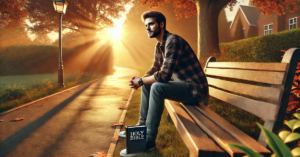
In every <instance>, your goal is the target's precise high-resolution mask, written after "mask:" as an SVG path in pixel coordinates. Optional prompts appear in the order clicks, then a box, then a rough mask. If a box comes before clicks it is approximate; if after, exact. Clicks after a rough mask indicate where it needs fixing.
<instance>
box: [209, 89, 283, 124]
mask: <svg viewBox="0 0 300 157" xmlns="http://www.w3.org/2000/svg"><path fill="white" fill-rule="evenodd" d="M209 95H210V96H213V97H215V98H217V99H219V100H222V101H224V102H227V103H229V104H231V105H234V106H236V107H239V108H242V109H243V110H245V111H247V112H250V113H252V114H254V115H256V116H258V117H260V118H262V119H264V120H276V118H277V113H278V110H279V105H276V104H272V103H268V102H263V101H257V100H253V99H249V98H245V97H242V96H238V95H235V94H231V93H227V92H224V91H222V90H219V89H216V88H214V87H209Z"/></svg>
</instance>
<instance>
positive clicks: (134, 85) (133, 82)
mask: <svg viewBox="0 0 300 157" xmlns="http://www.w3.org/2000/svg"><path fill="white" fill-rule="evenodd" d="M139 79H140V78H139V77H136V76H135V77H132V79H131V80H130V81H129V86H130V87H131V88H134V89H138V88H139V87H141V86H140V84H139Z"/></svg>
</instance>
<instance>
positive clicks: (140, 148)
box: [125, 126, 147, 154]
mask: <svg viewBox="0 0 300 157" xmlns="http://www.w3.org/2000/svg"><path fill="white" fill-rule="evenodd" d="M125 129H126V146H127V154H133V153H140V152H145V151H146V133H147V127H146V126H126V127H125Z"/></svg>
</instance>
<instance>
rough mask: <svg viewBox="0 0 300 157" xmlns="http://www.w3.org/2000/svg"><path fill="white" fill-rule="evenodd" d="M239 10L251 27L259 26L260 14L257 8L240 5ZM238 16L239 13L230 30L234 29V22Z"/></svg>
mask: <svg viewBox="0 0 300 157" xmlns="http://www.w3.org/2000/svg"><path fill="white" fill-rule="evenodd" d="M239 9H240V10H241V12H242V13H243V15H244V17H245V19H246V20H247V22H248V24H249V25H250V26H256V25H257V20H258V17H259V14H260V12H259V11H258V10H257V8H256V7H253V6H247V5H240V7H239ZM237 14H238V12H237V13H236V14H235V17H234V20H233V21H232V22H231V25H230V28H231V27H232V24H233V22H234V21H235V20H236V16H237Z"/></svg>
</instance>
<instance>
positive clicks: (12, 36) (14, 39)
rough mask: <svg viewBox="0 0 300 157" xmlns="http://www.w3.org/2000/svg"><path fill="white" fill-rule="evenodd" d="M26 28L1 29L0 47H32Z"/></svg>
mask: <svg viewBox="0 0 300 157" xmlns="http://www.w3.org/2000/svg"><path fill="white" fill-rule="evenodd" d="M31 44H32V41H31V39H30V38H29V37H28V32H27V30H26V27H25V26H14V27H10V28H8V27H5V28H3V29H0V46H13V45H19V46H21V45H31Z"/></svg>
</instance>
